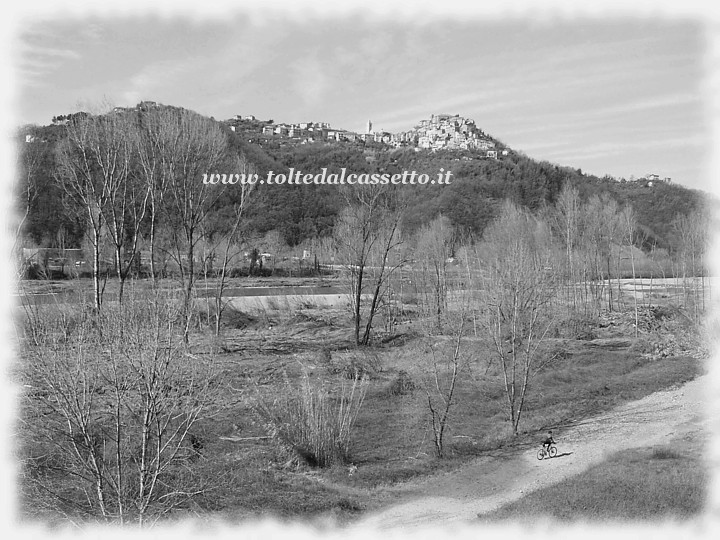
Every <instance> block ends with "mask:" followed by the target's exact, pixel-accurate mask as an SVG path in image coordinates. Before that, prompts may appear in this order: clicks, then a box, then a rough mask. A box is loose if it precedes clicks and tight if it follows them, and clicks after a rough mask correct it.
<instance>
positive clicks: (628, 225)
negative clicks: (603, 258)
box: [621, 206, 640, 337]
mask: <svg viewBox="0 0 720 540" xmlns="http://www.w3.org/2000/svg"><path fill="white" fill-rule="evenodd" d="M621 217H622V221H623V226H624V230H623V240H624V244H625V245H626V246H627V248H628V251H630V264H631V265H632V276H633V303H634V306H635V337H637V336H638V326H639V324H640V321H639V316H638V302H637V282H636V280H635V254H634V252H633V247H634V241H635V231H636V230H637V221H636V219H635V212H634V211H633V209H632V207H631V206H626V207H624V208H623V209H622V212H621Z"/></svg>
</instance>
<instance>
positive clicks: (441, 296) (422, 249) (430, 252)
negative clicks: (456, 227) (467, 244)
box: [417, 215, 454, 327]
mask: <svg viewBox="0 0 720 540" xmlns="http://www.w3.org/2000/svg"><path fill="white" fill-rule="evenodd" d="M453 240H454V234H453V229H452V224H451V223H450V220H449V219H448V218H446V217H444V216H442V215H439V216H438V217H437V218H435V219H434V220H433V221H431V222H430V223H429V224H427V225H426V226H424V227H423V228H422V229H421V230H420V232H419V234H418V242H417V256H418V258H419V259H420V262H421V264H422V273H423V277H424V278H425V279H423V282H424V285H425V286H427V285H428V283H429V286H430V288H431V289H432V296H433V300H432V307H433V312H434V314H435V315H436V317H437V324H438V327H439V326H440V323H441V315H442V313H443V312H444V311H445V309H446V308H447V287H448V283H447V265H448V259H449V258H450V256H451V255H452V253H453Z"/></svg>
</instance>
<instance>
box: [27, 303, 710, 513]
mask: <svg viewBox="0 0 720 540" xmlns="http://www.w3.org/2000/svg"><path fill="white" fill-rule="evenodd" d="M350 323H351V321H350V318H349V316H348V314H347V313H346V312H344V311H343V310H341V309H336V310H332V311H329V310H321V309H317V308H315V307H314V306H312V304H308V305H306V306H304V307H302V308H299V309H297V310H295V311H293V312H265V313H260V314H254V315H248V314H242V313H238V312H234V311H233V310H228V311H227V312H226V314H225V326H224V329H223V336H222V337H221V338H220V339H216V338H214V337H212V336H211V332H210V330H209V329H205V330H203V329H202V328H201V329H199V330H197V332H196V333H195V335H194V336H193V342H192V346H193V348H194V349H196V350H198V351H200V350H210V349H212V350H215V351H216V360H215V362H216V367H217V368H218V369H219V370H220V374H219V377H218V380H220V381H222V384H221V385H220V386H219V387H218V389H217V391H218V392H219V395H218V396H217V400H216V401H217V402H218V403H221V404H222V406H220V407H219V408H218V409H217V410H215V411H214V412H213V414H212V416H211V417H207V418H205V419H203V420H201V421H200V422H199V423H198V424H197V425H196V426H195V428H194V431H193V436H194V437H195V438H196V440H198V441H200V442H201V448H202V450H201V451H200V457H199V459H197V460H196V461H195V462H194V463H193V467H192V474H193V475H196V476H197V477H199V478H201V479H202V481H203V484H205V485H207V486H209V488H208V489H205V490H203V493H202V494H200V495H198V496H197V497H194V498H192V500H191V501H188V502H187V503H185V504H183V505H180V506H178V507H177V508H175V510H174V515H186V514H191V515H199V516H206V517H219V518H221V519H224V520H229V521H231V522H232V521H238V520H244V519H247V518H251V517H253V518H254V517H258V516H274V517H279V518H287V519H303V520H310V521H312V522H315V523H317V522H324V520H328V519H329V520H332V521H336V522H340V523H343V522H346V521H350V520H353V519H355V518H356V517H357V516H359V515H360V514H362V513H363V512H364V511H366V510H370V509H373V508H374V507H375V506H376V505H377V504H378V503H377V498H376V497H375V496H374V493H375V490H376V489H377V488H379V487H382V486H387V485H391V484H394V483H397V482H402V481H404V480H407V479H409V478H413V477H418V476H423V475H427V474H430V473H433V472H435V471H438V470H446V469H453V468H457V467H461V466H462V465H463V464H464V463H466V462H467V460H469V459H472V458H473V457H475V456H480V455H492V456H502V455H503V454H504V453H506V452H507V451H508V450H509V449H513V448H525V447H531V446H535V445H537V444H538V443H539V441H540V438H541V437H542V435H543V434H544V431H545V430H547V429H548V428H552V429H553V430H554V432H555V433H556V434H557V437H559V438H560V439H561V438H562V433H563V429H565V428H567V427H570V426H572V425H573V424H574V423H576V422H579V421H581V420H583V419H584V418H587V417H589V416H592V415H595V414H598V413H600V412H604V411H607V410H610V409H611V408H613V407H615V406H617V405H620V404H622V403H625V402H628V401H633V400H636V399H639V398H642V397H644V396H646V395H648V394H650V393H652V392H655V391H657V390H660V389H665V388H668V387H671V386H674V385H678V384H681V383H683V382H685V381H688V380H691V379H693V378H695V377H696V376H698V375H699V374H700V373H703V372H704V368H703V364H702V361H701V360H699V359H697V358H693V357H691V356H689V355H683V356H667V357H659V358H652V357H650V356H648V355H643V354H641V353H642V351H644V350H645V349H646V348H647V342H648V341H652V340H653V339H655V338H657V337H658V336H656V335H654V334H652V333H644V334H643V335H642V336H641V338H640V339H635V338H633V337H631V336H627V335H625V334H626V332H625V333H623V331H621V330H618V329H617V328H605V329H600V330H597V337H600V338H603V337H604V338H616V337H618V336H622V337H623V338H627V339H625V340H624V341H622V342H621V343H620V345H618V343H617V342H614V343H613V342H601V341H597V340H596V341H587V340H578V339H569V338H555V339H553V340H549V341H548V343H547V344H546V347H548V349H549V350H550V349H552V350H560V351H562V354H560V355H557V358H556V359H555V360H554V361H553V362H552V363H551V364H549V365H548V366H547V367H545V368H544V369H543V370H541V371H540V372H538V373H537V374H536V376H535V377H534V379H533V380H532V383H531V386H530V388H529V391H528V398H527V402H526V407H525V411H524V413H523V417H522V421H521V422H520V430H519V431H520V433H519V434H518V436H517V437H514V436H513V435H512V434H511V430H510V426H509V422H508V414H507V405H506V396H505V394H504V392H503V388H502V379H501V372H500V370H499V368H498V366H497V365H495V364H493V363H491V362H489V359H490V358H491V356H490V354H489V350H488V348H487V344H486V343H484V342H483V341H482V340H480V339H478V338H477V337H476V336H475V335H474V334H473V333H472V332H471V331H470V330H468V332H467V335H466V336H465V337H464V338H463V340H462V341H461V358H462V370H461V376H460V378H459V381H458V386H457V391H456V395H455V406H454V407H453V409H452V411H451V416H450V419H449V424H448V431H447V433H446V434H445V441H446V458H445V459H437V458H436V457H435V456H434V454H433V442H432V431H431V428H430V422H429V413H428V407H427V394H426V391H425V389H426V388H430V386H431V384H432V380H431V373H432V360H433V354H434V353H437V354H442V353H443V351H445V350H446V349H447V348H448V347H450V346H452V343H451V342H450V341H449V340H447V339H445V338H443V336H436V335H427V334H426V333H424V332H421V331H418V330H417V328H416V329H415V330H413V327H412V326H409V327H408V328H407V329H404V330H403V333H402V335H400V336H399V337H398V338H397V339H394V340H392V341H389V342H388V343H387V344H385V345H383V344H382V343H378V344H377V345H375V346H373V347H371V348H366V349H355V348H354V347H353V346H352V345H351V340H350V337H351V335H350V328H351V325H350ZM686 330H687V329H686V328H684V327H682V326H678V331H686ZM205 345H208V347H205ZM433 351H434V352H433ZM349 368H350V370H349ZM356 369H361V370H362V372H363V373H365V374H366V375H367V376H368V377H369V386H368V391H367V395H366V397H365V401H364V403H363V405H362V408H361V409H360V413H359V416H358V418H357V421H356V423H355V426H354V429H353V431H352V434H351V446H350V455H349V459H348V462H347V463H344V464H337V465H335V466H332V467H329V468H325V469H318V468H313V467H310V466H309V465H308V464H307V463H304V462H303V461H302V459H299V458H298V456H297V455H295V454H293V452H291V451H289V450H288V449H286V448H283V447H281V446H279V445H276V444H274V443H273V441H272V440H271V438H269V437H268V432H267V430H266V429H265V426H264V425H263V423H262V421H261V419H260V418H259V417H258V415H257V414H256V412H255V409H254V407H253V403H254V400H255V399H256V398H257V396H258V392H259V391H261V392H264V393H265V395H270V396H272V395H273V394H275V395H280V394H282V393H283V392H284V391H286V384H287V383H286V381H290V383H291V384H295V385H297V384H298V382H299V377H300V375H301V374H302V373H303V372H307V373H308V375H309V377H310V378H311V379H312V380H314V381H317V382H318V383H319V382H320V381H325V383H326V384H330V385H333V384H334V385H337V384H339V383H340V382H342V381H345V382H347V380H348V379H347V376H348V374H349V373H351V372H352V370H356ZM20 377H21V379H22V382H23V383H30V384H34V382H33V380H32V373H24V374H22V375H20ZM398 380H402V381H404V383H405V386H404V387H403V388H404V391H403V392H396V391H395V392H394V391H393V388H397V382H398ZM23 435H24V439H23V441H22V443H21V445H20V447H19V452H20V455H21V457H27V456H31V455H37V454H38V453H40V452H41V451H42V450H43V449H42V448H40V447H38V446H37V441H35V440H34V439H33V437H32V430H26V431H23ZM661 455H662V456H664V457H665V459H661V457H660V456H661ZM351 464H352V465H351ZM351 467H352V468H351ZM355 467H356V468H355ZM603 467H604V468H603ZM603 467H600V468H598V469H597V470H596V469H593V470H591V471H588V473H587V474H592V475H594V476H592V477H588V478H590V479H589V480H588V479H586V481H585V482H584V483H583V482H582V481H580V482H579V483H577V484H575V483H572V482H574V480H573V481H572V482H571V483H570V484H569V485H568V486H567V487H564V488H563V489H562V490H561V492H562V493H563V494H564V495H563V497H565V495H567V496H568V498H567V499H565V498H563V499H562V503H561V502H557V512H559V513H558V514H554V513H553V514H552V515H556V516H557V517H558V518H560V519H567V517H566V516H571V515H573V516H578V517H580V518H582V517H587V518H588V519H599V518H600V517H617V518H625V517H628V516H629V517H631V518H638V519H645V518H648V517H651V516H652V515H655V514H653V513H652V512H656V513H660V514H662V515H675V513H677V515H689V514H692V513H693V512H697V508H699V505H701V504H702V493H703V490H704V488H703V486H704V484H703V482H702V478H701V476H702V468H701V467H700V457H699V456H698V455H686V454H680V455H675V454H674V453H673V452H664V451H662V450H661V451H658V452H655V453H653V451H650V450H648V451H637V452H627V453H623V454H620V455H618V456H617V457H616V458H613V460H612V461H611V462H609V463H608V464H606V465H604V466H603ZM648 470H650V471H652V473H653V474H652V475H650V476H649V475H648V474H647V471H648ZM693 471H694V472H693ZM351 472H352V474H350V473H351ZM32 474H35V475H42V474H47V475H57V474H58V473H57V471H52V470H49V469H45V470H33V471H32ZM28 475H30V473H28ZM54 479H55V481H56V482H60V483H62V482H63V481H65V480H63V478H62V476H61V475H58V476H56V477H54ZM620 479H625V480H627V481H626V482H624V483H622V482H619V480H620ZM641 480H642V481H643V482H644V481H645V480H648V482H649V483H643V482H641ZM673 482H675V483H677V484H678V485H680V486H684V487H682V489H684V490H686V491H683V495H682V496H676V497H672V496H671V497H666V496H663V492H664V490H665V489H667V488H668V486H670V485H671V484H672V483H673ZM584 484H586V485H594V486H596V488H595V489H586V490H585V491H583V489H581V487H582V486H583V485H584ZM572 486H576V487H572ZM623 486H624V487H623ZM633 486H635V487H633ZM21 487H22V494H23V500H24V504H23V513H24V515H26V516H28V517H35V518H38V517H42V518H43V519H53V518H58V519H60V520H62V517H61V516H60V515H59V514H58V513H57V512H54V511H53V503H52V501H51V500H50V499H49V497H48V495H47V493H44V492H43V491H42V490H40V489H39V488H38V487H37V485H36V484H33V483H32V482H23V483H22V486H21ZM633 489H639V490H642V491H640V492H637V491H633ZM594 493H597V494H600V495H597V496H594V495H593V494H594ZM638 494H642V495H643V496H647V497H649V499H650V501H651V502H649V503H648V504H650V505H651V507H650V506H648V507H645V506H643V505H642V504H643V503H639V502H638V503H637V507H636V508H632V507H628V510H627V511H628V512H629V514H622V513H618V512H620V511H621V509H618V508H614V507H610V506H602V504H609V502H607V500H608V499H610V500H611V501H612V500H613V499H615V500H624V499H628V498H630V499H635V498H638V497H637V495H638ZM538 497H542V496H541V494H538ZM593 497H594V498H593ZM528 499H529V498H528ZM558 501H560V499H558ZM682 501H685V502H682ZM681 502H682V504H680V503H681ZM541 503H542V498H541V499H540V502H536V503H532V504H534V506H532V505H531V506H529V507H523V508H522V509H520V510H517V512H520V513H521V514H523V515H530V516H532V515H535V511H536V509H543V510H544V511H545V512H547V509H546V508H540V506H541ZM528 504H531V503H528ZM567 505H570V508H571V510H567V512H566V513H565V514H562V511H563V508H566V507H567ZM578 505H579V506H578ZM652 505H654V506H652ZM673 505H674V506H673ZM585 507H586V508H587V511H586V510H585V509H584V508H585ZM43 509H46V510H43ZM653 509H655V510H653ZM581 510H582V511H581ZM514 511H515V510H510V509H503V512H514ZM683 512H684V513H683ZM512 515H517V514H512ZM543 515H547V514H543ZM509 516H511V514H506V513H498V514H497V515H496V516H493V517H492V518H491V519H504V518H505V517H509Z"/></svg>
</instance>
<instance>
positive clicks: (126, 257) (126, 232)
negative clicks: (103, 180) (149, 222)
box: [106, 114, 152, 302]
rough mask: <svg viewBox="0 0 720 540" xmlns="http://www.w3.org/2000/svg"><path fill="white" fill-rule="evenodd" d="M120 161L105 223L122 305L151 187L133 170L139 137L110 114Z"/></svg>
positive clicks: (125, 121) (128, 121)
mask: <svg viewBox="0 0 720 540" xmlns="http://www.w3.org/2000/svg"><path fill="white" fill-rule="evenodd" d="M111 118H112V122H113V124H114V126H115V128H114V131H113V134H112V136H113V137H114V138H115V139H116V141H115V144H117V146H118V154H119V159H122V160H124V161H125V163H124V172H123V174H122V175H120V176H119V177H118V181H117V182H114V183H113V184H112V185H111V186H109V189H108V201H107V202H108V204H107V210H106V214H107V217H106V222H107V225H108V232H109V237H110V239H111V241H112V244H113V247H114V251H115V254H114V256H115V271H116V274H117V278H118V282H119V290H118V301H119V302H122V298H123V291H124V289H125V281H126V280H127V277H128V274H129V273H130V270H131V269H132V267H133V264H134V262H135V261H136V259H137V257H138V254H137V248H138V241H139V238H140V227H141V225H142V224H143V223H144V221H145V215H146V213H147V208H148V200H149V198H150V194H151V191H152V185H151V184H149V183H148V182H146V181H145V179H144V178H143V175H142V174H139V173H140V171H142V168H140V169H139V170H138V169H137V166H136V163H135V162H136V161H138V160H136V159H135V158H136V155H137V154H136V150H137V148H138V146H139V145H138V143H137V140H138V139H139V138H140V133H139V131H138V128H137V126H136V125H135V124H134V123H133V122H132V119H131V118H130V117H128V115H126V114H113V115H112V117H111Z"/></svg>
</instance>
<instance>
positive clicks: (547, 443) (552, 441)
mask: <svg viewBox="0 0 720 540" xmlns="http://www.w3.org/2000/svg"><path fill="white" fill-rule="evenodd" d="M551 444H555V439H553V436H552V430H550V431H548V435H547V437H546V438H545V440H544V441H543V448H544V449H545V450H546V451H549V450H550V445H551Z"/></svg>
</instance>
